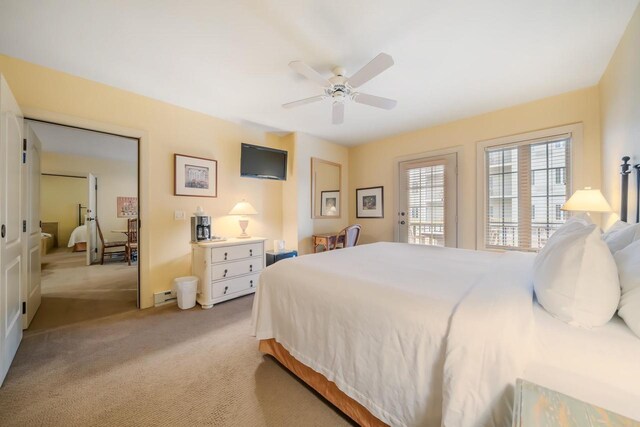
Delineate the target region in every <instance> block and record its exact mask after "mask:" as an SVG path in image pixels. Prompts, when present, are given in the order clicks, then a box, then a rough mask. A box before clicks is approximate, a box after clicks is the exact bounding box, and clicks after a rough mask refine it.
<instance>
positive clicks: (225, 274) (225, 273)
mask: <svg viewBox="0 0 640 427" xmlns="http://www.w3.org/2000/svg"><path fill="white" fill-rule="evenodd" d="M222 277H227V270H226V269H225V270H224V274H223V275H222Z"/></svg>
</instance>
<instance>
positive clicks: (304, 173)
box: [286, 133, 351, 254]
mask: <svg viewBox="0 0 640 427" xmlns="http://www.w3.org/2000/svg"><path fill="white" fill-rule="evenodd" d="M312 157H316V158H319V159H323V160H328V161H330V162H333V163H338V164H340V165H341V166H342V183H341V185H340V192H341V193H342V208H341V210H342V212H341V213H342V215H341V217H340V218H335V219H334V218H329V219H327V218H318V219H313V218H312V217H311V158H312ZM350 167H351V166H350V160H349V150H348V149H347V147H343V146H340V145H336V144H333V143H330V142H328V141H324V140H322V139H319V138H314V137H312V136H309V135H305V134H301V133H297V134H295V166H294V169H295V170H296V179H297V182H296V186H297V191H296V193H297V203H296V207H295V209H297V218H298V251H299V252H300V254H308V253H311V252H313V244H312V242H311V236H312V235H313V234H315V233H332V232H339V231H340V230H342V229H343V228H344V227H346V226H347V224H348V219H349V207H348V206H349V204H348V203H347V201H348V200H349V197H350V196H349V195H350V194H351V193H350V192H349V191H348V190H349V178H348V176H349V168H350ZM286 209H289V207H286Z"/></svg>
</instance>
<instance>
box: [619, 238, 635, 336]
mask: <svg viewBox="0 0 640 427" xmlns="http://www.w3.org/2000/svg"><path fill="white" fill-rule="evenodd" d="M615 259H616V264H618V274H619V275H620V287H621V288H622V297H621V298H620V305H619V308H618V314H619V315H620V317H622V318H623V319H624V321H625V322H627V325H629V328H630V329H631V330H632V331H633V332H635V334H636V335H638V336H639V337H640V240H636V241H635V242H633V243H632V244H630V245H629V246H627V247H626V248H624V249H622V250H620V251H618V252H616V254H615Z"/></svg>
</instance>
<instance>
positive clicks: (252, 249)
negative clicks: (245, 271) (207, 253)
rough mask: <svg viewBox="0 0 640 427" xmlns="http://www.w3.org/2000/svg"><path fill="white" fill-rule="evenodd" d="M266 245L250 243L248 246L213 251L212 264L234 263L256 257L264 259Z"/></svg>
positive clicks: (227, 247) (228, 247)
mask: <svg viewBox="0 0 640 427" xmlns="http://www.w3.org/2000/svg"><path fill="white" fill-rule="evenodd" d="M263 246H264V244H263V243H262V242H260V243H249V244H246V245H236V246H226V247H222V248H213V249H211V262H213V263H216V262H225V261H234V260H237V259H243V258H250V257H254V256H259V257H262V251H263V249H262V248H263Z"/></svg>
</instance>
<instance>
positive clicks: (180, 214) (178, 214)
mask: <svg viewBox="0 0 640 427" xmlns="http://www.w3.org/2000/svg"><path fill="white" fill-rule="evenodd" d="M173 219H175V220H176V221H183V220H184V211H175V212H174V214H173Z"/></svg>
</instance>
